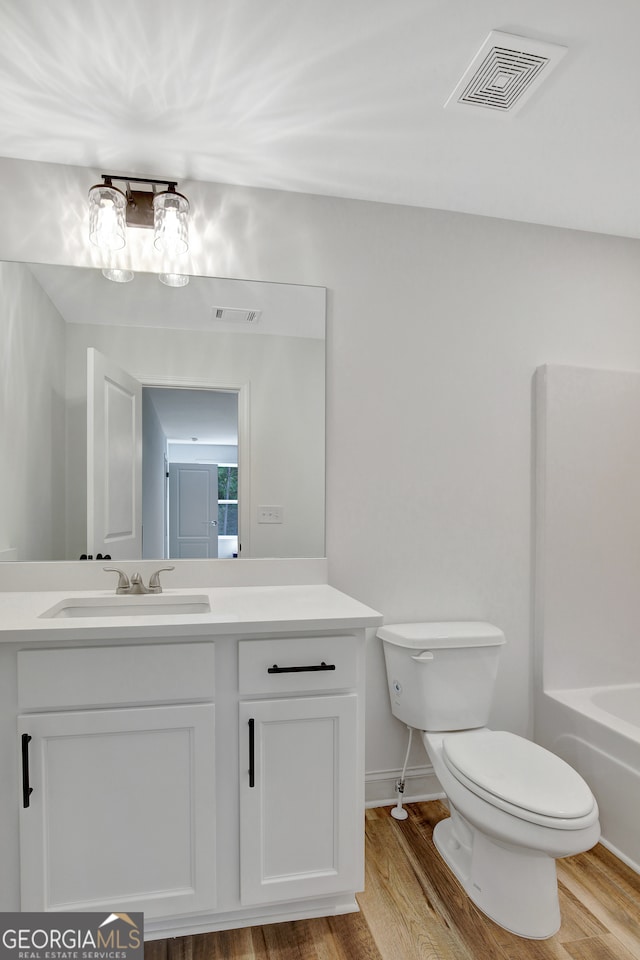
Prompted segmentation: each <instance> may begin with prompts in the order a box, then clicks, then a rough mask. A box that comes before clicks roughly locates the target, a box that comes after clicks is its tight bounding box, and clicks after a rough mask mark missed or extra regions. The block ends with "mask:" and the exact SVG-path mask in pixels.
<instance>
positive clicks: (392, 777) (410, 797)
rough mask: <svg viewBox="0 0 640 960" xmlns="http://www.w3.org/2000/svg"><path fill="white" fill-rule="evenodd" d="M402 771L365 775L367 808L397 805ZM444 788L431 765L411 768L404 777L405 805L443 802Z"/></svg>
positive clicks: (380, 771)
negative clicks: (435, 801) (419, 802)
mask: <svg viewBox="0 0 640 960" xmlns="http://www.w3.org/2000/svg"><path fill="white" fill-rule="evenodd" d="M401 773H402V770H371V771H370V772H369V773H367V774H366V775H365V793H364V797H365V804H364V805H365V807H388V806H390V805H392V804H394V803H396V801H397V799H398V795H397V793H396V782H397V780H398V779H399V778H400V775H401ZM443 797H444V793H443V792H442V787H441V786H440V784H439V782H438V778H437V777H436V775H435V773H434V772H433V767H432V766H431V764H425V765H424V766H421V767H409V769H408V770H407V772H406V773H405V776H404V794H403V795H402V800H403V802H404V803H412V802H416V801H418V800H441V799H442V798H443Z"/></svg>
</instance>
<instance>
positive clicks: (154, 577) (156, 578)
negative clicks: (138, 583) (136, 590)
mask: <svg viewBox="0 0 640 960" xmlns="http://www.w3.org/2000/svg"><path fill="white" fill-rule="evenodd" d="M165 570H167V571H168V570H175V567H160V569H159V570H156V571H155V573H152V574H151V576H150V577H149V590H150V591H152V592H153V593H162V584H161V583H160V574H161V573H164V572H165Z"/></svg>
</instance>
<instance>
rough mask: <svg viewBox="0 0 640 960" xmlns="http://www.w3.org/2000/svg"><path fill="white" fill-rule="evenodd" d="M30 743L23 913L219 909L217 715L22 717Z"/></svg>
mask: <svg viewBox="0 0 640 960" xmlns="http://www.w3.org/2000/svg"><path fill="white" fill-rule="evenodd" d="M19 735H20V737H21V740H22V741H24V742H25V748H24V754H23V763H24V765H25V768H24V771H23V781H22V788H23V789H22V796H21V800H22V803H21V815H20V843H21V872H22V881H21V882H22V910H23V911H28V910H65V911H74V910H92V911H96V910H97V911H101V910H115V911H123V910H124V911H125V912H126V911H128V910H141V911H144V913H145V916H146V917H148V918H149V919H151V918H153V917H165V916H171V915H175V914H185V913H189V912H192V911H201V910H210V909H212V908H213V907H215V817H214V787H215V781H214V758H213V743H214V706H213V704H191V705H175V706H164V707H142V708H129V709H117V710H91V711H76V712H73V713H71V712H69V713H41V714H30V715H23V716H21V717H20V718H19ZM25 735H26V737H25ZM28 737H30V738H31V739H30V740H28ZM27 776H28V783H27V779H26V778H27ZM29 788H30V789H31V790H32V792H31V794H30V795H29V793H28V790H29ZM25 804H28V805H25Z"/></svg>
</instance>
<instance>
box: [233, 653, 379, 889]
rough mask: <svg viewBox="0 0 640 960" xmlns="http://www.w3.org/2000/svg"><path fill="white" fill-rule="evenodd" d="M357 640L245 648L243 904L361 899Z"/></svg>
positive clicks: (241, 664)
mask: <svg viewBox="0 0 640 960" xmlns="http://www.w3.org/2000/svg"><path fill="white" fill-rule="evenodd" d="M356 683H357V639H356V637H355V636H349V635H346V636H339V637H335V636H334V637H306V638H279V639H275V640H262V641H260V640H258V641H254V640H245V641H240V644H239V687H240V696H241V698H242V699H241V702H240V704H239V715H240V738H239V743H240V889H241V898H242V903H243V904H257V903H271V902H276V901H281V900H288V899H294V898H296V899H297V898H301V897H314V896H316V897H317V896H326V895H327V894H332V893H338V892H340V891H348V890H359V889H361V888H362V885H363V876H362V871H363V855H362V854H363V851H362V843H363V822H362V814H363V809H362V808H363V782H364V778H363V771H362V768H361V763H360V756H361V751H359V749H358V745H359V722H358V721H359V703H358V696H357V693H356Z"/></svg>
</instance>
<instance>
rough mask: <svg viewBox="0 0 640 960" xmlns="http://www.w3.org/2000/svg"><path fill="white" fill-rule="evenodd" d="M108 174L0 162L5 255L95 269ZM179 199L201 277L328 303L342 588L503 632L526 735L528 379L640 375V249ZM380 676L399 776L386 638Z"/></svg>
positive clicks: (452, 224) (304, 204)
mask: <svg viewBox="0 0 640 960" xmlns="http://www.w3.org/2000/svg"><path fill="white" fill-rule="evenodd" d="M100 172H101V171H97V170H88V171H84V170H80V169H78V168H71V167H53V166H51V167H48V166H46V165H41V164H26V163H23V162H17V161H16V162H14V161H10V160H7V161H1V162H0V173H2V176H3V180H4V182H5V184H7V191H6V193H7V196H6V209H5V216H4V219H3V221H2V223H1V224H0V257H4V258H12V257H16V258H18V259H25V258H32V259H37V260H42V261H46V262H65V263H78V264H84V265H89V264H91V262H92V257H93V256H94V254H93V252H92V251H91V250H90V249H89V246H88V244H87V243H86V239H85V237H86V214H85V198H86V191H87V189H88V188H89V186H90V185H91V183H93V182H95V180H96V177H97V175H99V173H100ZM38 177H40V180H38ZM43 178H44V179H45V180H47V181H49V182H51V183H55V184H57V185H58V186H59V188H60V193H59V198H60V201H59V202H60V206H59V208H58V209H56V207H55V203H53V204H52V206H51V207H50V208H49V209H48V210H46V212H45V213H44V216H45V217H47V216H48V217H49V220H48V221H46V222H45V223H42V222H41V224H40V229H38V231H34V234H33V235H32V236H30V237H29V236H26V235H25V233H24V231H22V230H16V229H13V227H15V225H18V224H21V223H23V222H24V216H25V213H24V203H25V201H28V198H29V196H31V195H33V196H40V192H38V191H35V192H33V187H34V184H36V183H38V184H39V190H40V191H41V190H42V186H41V184H42V182H43ZM532 186H533V185H532ZM181 188H182V189H184V191H185V192H186V193H187V195H188V196H189V198H190V200H191V202H192V205H193V207H194V209H197V210H198V223H199V224H200V225H201V230H200V232H199V233H198V236H197V238H196V241H195V242H194V244H193V245H192V251H191V257H190V261H189V264H188V267H187V266H186V265H185V269H189V270H192V271H193V272H195V273H210V274H212V275H216V274H221V275H227V276H238V277H252V278H255V279H261V280H278V281H290V282H297V283H314V284H321V285H326V286H327V288H328V291H329V294H328V329H327V333H328V340H327V350H328V397H327V554H328V558H329V570H330V582H331V583H332V584H333V585H334V586H336V587H338V588H340V589H342V590H345V591H346V592H348V593H351V594H353V595H354V596H355V597H357V598H358V599H360V600H362V601H363V602H365V603H368V604H370V605H371V606H373V607H375V608H377V609H379V610H380V611H382V612H383V613H384V614H385V617H386V618H387V621H388V622H392V621H395V620H404V621H408V620H412V619H419V618H427V619H428V618H445V619H446V618H458V617H463V618H464V617H466V618H471V617H473V618H486V619H488V620H492V621H494V622H495V623H497V624H498V625H499V626H500V627H502V628H503V629H504V630H505V632H506V635H507V638H508V641H509V643H508V646H507V648H506V650H505V653H504V657H503V662H502V668H501V672H500V677H499V683H498V689H497V695H496V706H495V710H494V717H493V722H494V723H495V724H499V725H503V726H505V727H507V728H508V729H511V730H514V731H516V732H525V731H527V730H530V715H529V704H530V658H531V615H532V602H531V587H532V582H531V581H532V528H531V524H532V378H533V374H534V370H535V368H536V367H538V366H539V365H541V364H544V363H548V362H553V363H569V364H584V365H590V366H602V367H621V368H626V369H640V244H638V243H637V242H636V241H632V240H622V239H618V238H614V237H604V236H595V235H590V234H584V233H577V232H572V231H565V230H557V229H552V228H546V227H541V226H534V225H525V224H517V223H511V222H507V221H499V220H492V219H488V218H482V217H472V216H465V215H462V214H452V213H445V212H442V211H434V210H423V209H414V208H410V207H398V206H392V205H381V204H373V203H365V202H360V201H348V200H340V199H332V198H326V197H315V196H308V195H302V194H287V193H281V192H278V191H260V190H249V189H243V188H233V187H224V186H220V185H206V184H189V183H181ZM48 196H49V197H51V196H55V194H54V193H51V192H50V193H49V194H48ZM585 202H588V198H586V199H585ZM62 212H64V217H61V219H60V222H58V219H57V218H58V215H59V214H60V213H62ZM39 216H40V220H41V221H42V210H39ZM152 257H153V255H152V254H150V253H148V252H147V250H146V249H145V251H143V250H142V247H141V244H138V238H136V242H135V243H132V244H131V247H130V250H129V253H128V254H127V259H128V261H129V262H130V263H131V265H132V266H134V267H136V268H139V269H144V268H145V267H147V268H150V269H153V267H154V263H153V260H152ZM368 669H369V679H368V694H369V699H368V708H367V709H368V713H367V737H368V748H367V750H368V753H367V769H368V770H369V771H370V772H372V771H380V770H382V771H384V770H389V769H391V768H396V769H397V768H398V767H399V766H400V765H401V763H402V759H403V756H404V746H405V732H404V730H403V728H402V726H401V725H400V724H399V723H397V722H396V721H394V720H393V719H392V718H391V715H390V712H389V709H388V705H387V693H386V687H385V682H384V670H383V661H382V654H381V650H380V647H379V644H378V642H377V641H375V639H373V638H372V639H371V642H370V647H369V659H368ZM421 760H422V755H421V753H420V751H419V749H417V750H416V751H415V752H414V761H415V762H421Z"/></svg>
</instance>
